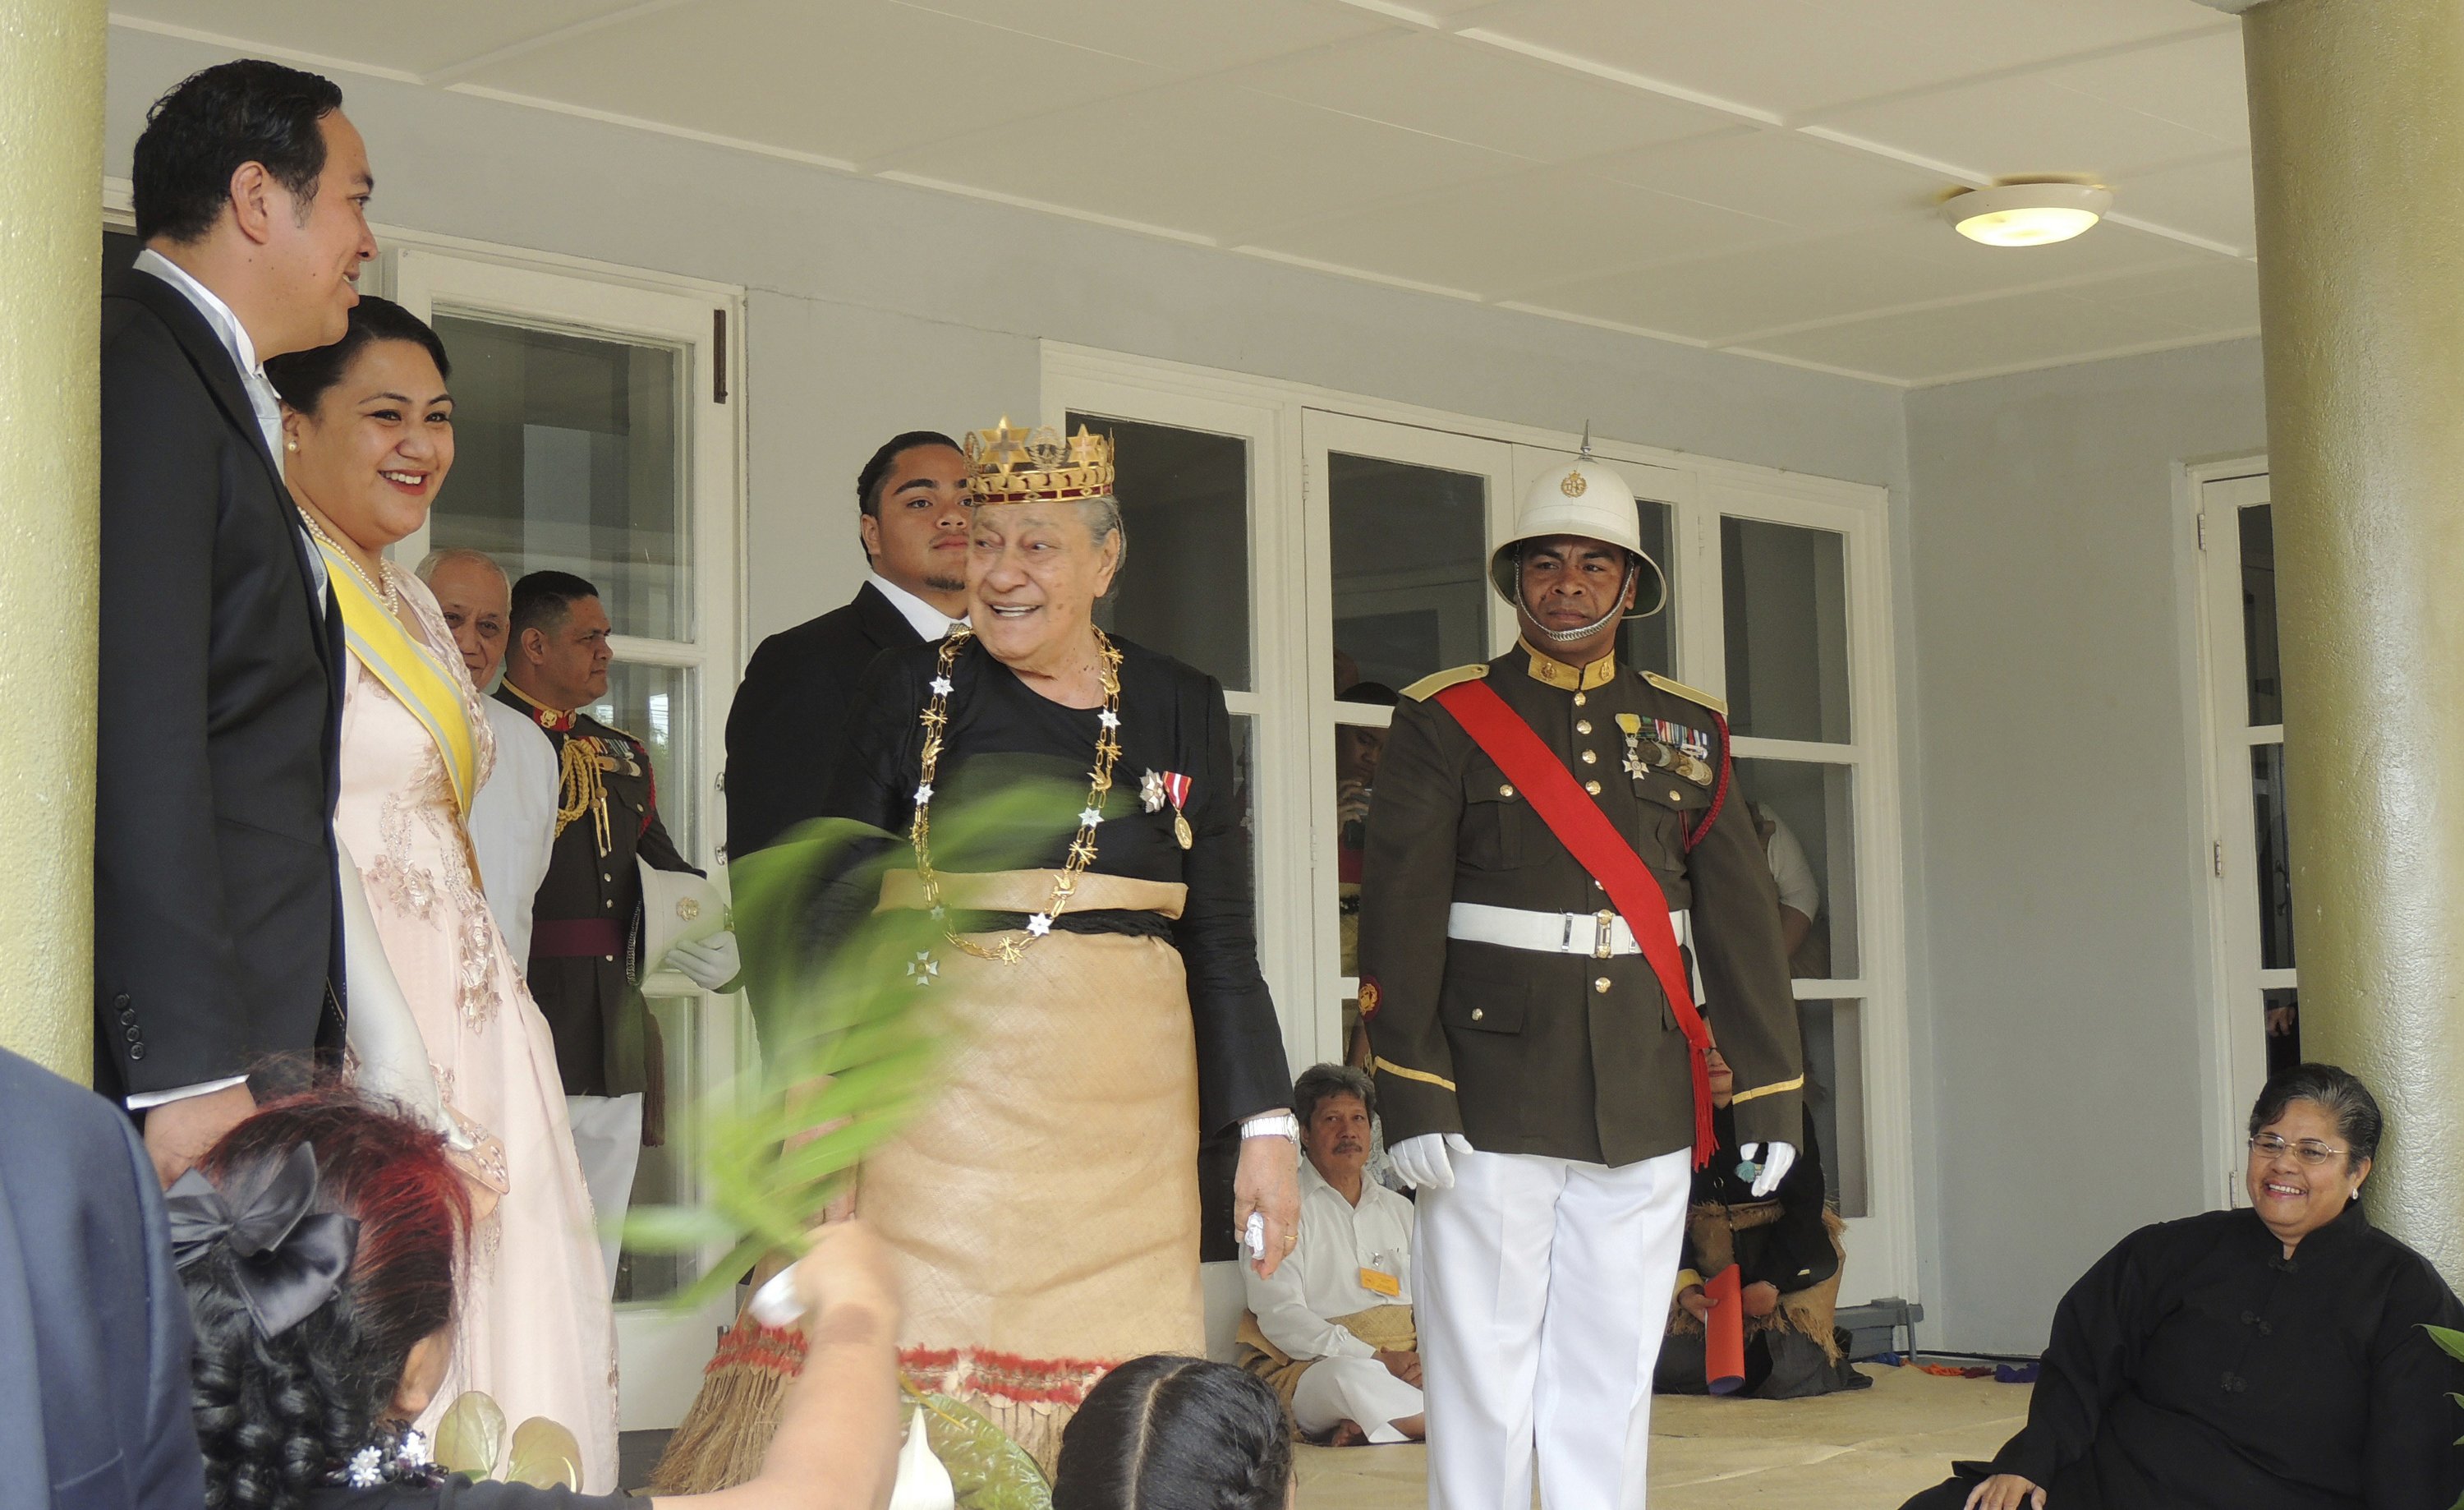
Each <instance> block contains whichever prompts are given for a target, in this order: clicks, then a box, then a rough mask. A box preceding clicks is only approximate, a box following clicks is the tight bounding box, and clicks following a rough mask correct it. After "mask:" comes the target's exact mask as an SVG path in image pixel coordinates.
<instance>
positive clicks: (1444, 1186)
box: [1386, 1133, 1471, 1190]
mask: <svg viewBox="0 0 2464 1510" xmlns="http://www.w3.org/2000/svg"><path fill="white" fill-rule="evenodd" d="M1450 1148H1451V1149H1455V1150H1458V1151H1460V1152H1463V1153H1469V1152H1471V1141H1470V1140H1469V1139H1467V1138H1465V1137H1463V1134H1461V1133H1422V1134H1420V1135H1419V1137H1417V1138H1406V1139H1404V1140H1403V1141H1402V1142H1401V1143H1398V1144H1395V1146H1393V1147H1391V1148H1389V1149H1387V1150H1386V1159H1387V1162H1388V1163H1390V1164H1392V1165H1394V1166H1395V1172H1396V1173H1397V1174H1399V1175H1401V1176H1402V1177H1403V1183H1404V1184H1405V1185H1408V1186H1410V1187H1411V1188H1413V1189H1416V1190H1451V1189H1453V1188H1455V1162H1454V1158H1453V1155H1451V1154H1449V1153H1448V1152H1447V1150H1448V1149H1450Z"/></svg>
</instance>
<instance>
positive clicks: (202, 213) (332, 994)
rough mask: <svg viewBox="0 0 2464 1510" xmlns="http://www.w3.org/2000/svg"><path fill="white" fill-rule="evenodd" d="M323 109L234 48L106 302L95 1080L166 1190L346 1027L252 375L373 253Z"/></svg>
mask: <svg viewBox="0 0 2464 1510" xmlns="http://www.w3.org/2000/svg"><path fill="white" fill-rule="evenodd" d="M341 102H342V96H341V91H340V90H338V89H337V88H335V87H334V85H333V84H332V83H331V82H330V81H328V80H326V79H323V78H318V77H317V76H316V75H314V74H303V73H300V72H299V71H297V69H290V68H284V67H281V66H280V65H278V64H275V63H267V62H259V61H254V60H249V59H243V60H241V61H237V62H231V63H224V64H220V65H218V66H216V67H213V68H209V69H207V70H206V71H204V72H203V73H200V74H198V75H196V76H195V77H193V78H189V79H187V81H185V82H183V83H182V84H180V85H179V86H178V87H176V88H174V89H173V90H172V91H171V92H170V93H169V94H167V95H165V96H164V97H163V99H162V100H160V101H158V102H157V103H156V104H155V106H154V108H153V111H152V112H151V114H150V115H149V117H148V119H147V123H146V127H145V131H144V134H143V136H141V137H139V138H138V142H137V150H136V155H135V161H134V167H133V172H132V174H131V177H132V179H133V180H134V188H135V193H134V198H135V205H136V211H137V233H138V234H139V236H140V237H142V238H143V240H144V242H145V250H144V251H143V252H142V253H140V254H139V255H138V258H137V263H136V266H135V267H133V268H131V269H129V270H128V271H127V272H125V273H122V274H121V275H120V276H119V277H118V278H115V279H114V280H113V281H112V282H111V284H110V285H109V287H108V288H107V289H106V290H105V292H104V295H103V300H102V406H101V412H102V508H101V514H102V548H101V568H102V571H101V578H102V580H101V643H100V662H99V686H98V696H99V749H98V751H97V780H96V792H95V897H94V900H95V1014H96V1043H95V1077H96V1084H97V1086H98V1087H99V1088H100V1089H101V1090H103V1091H104V1092H105V1093H106V1094H108V1095H111V1096H113V1097H115V1098H118V1099H121V1100H122V1101H123V1102H124V1103H125V1104H126V1105H127V1106H128V1108H129V1109H130V1110H131V1111H133V1112H139V1113H142V1114H143V1118H144V1141H145V1147H146V1151H147V1152H148V1153H149V1154H150V1155H151V1156H152V1158H153V1161H154V1165H155V1167H156V1169H157V1171H158V1172H159V1173H160V1174H161V1176H162V1178H163V1179H164V1181H165V1183H166V1184H167V1183H168V1182H169V1181H170V1180H172V1179H174V1178H176V1177H177V1176H178V1175H179V1173H180V1172H181V1171H182V1170H183V1169H185V1168H186V1167H187V1166H188V1165H189V1164H191V1163H193V1162H194V1160H195V1158H196V1156H197V1155H198V1154H199V1153H201V1152H203V1151H204V1150H205V1149H206V1148H207V1147H208V1146H209V1145H210V1144H212V1143H213V1141H214V1140H215V1139H216V1138H218V1137H219V1136H221V1134H222V1133H223V1132H224V1131H225V1130H227V1129H228V1128H230V1127H231V1125H232V1124H233V1123H235V1122H237V1121H239V1120H240V1119H241V1118H242V1117H244V1116H246V1115H247V1113H248V1112H249V1110H250V1109H251V1107H252V1106H253V1104H254V1103H253V1099H252V1098H251V1096H250V1093H249V1088H248V1079H247V1077H248V1075H249V1074H250V1072H251V1071H252V1070H253V1069H254V1068H256V1067H257V1066H258V1065H259V1064H260V1063H262V1062H263V1061H264V1060H265V1059H266V1058H267V1057H269V1056H271V1055H305V1054H307V1053H308V1052H309V1051H311V1050H313V1049H316V1048H319V1047H324V1048H329V1049H330V1048H334V1047H338V1046H339V1045H340V1043H341V978H342V972H341V917H340V902H339V899H338V897H337V879H336V872H335V852H334V840H333V824H332V819H333V808H334V797H335V791H336V788H337V784H338V776H337V762H338V758H339V753H340V743H341V740H340V732H341V726H340V714H341V669H342V655H343V652H342V640H341V615H340V613H339V612H338V611H337V609H336V607H335V604H334V600H333V597H332V595H331V591H330V589H329V588H328V585H327V583H326V581H325V576H324V570H323V566H322V565H321V564H320V563H319V561H318V559H317V554H316V552H315V551H314V550H312V549H310V548H309V545H308V542H307V540H306V538H305V536H304V534H303V532H302V527H301V523H300V516H299V512H298V510H297V507H296V506H295V505H294V504H293V502H292V500H291V495H290V493H289V492H288V491H287V490H286V489H285V487H284V486H283V480H282V468H281V465H280V461H281V451H280V435H281V411H280V405H279V402H278V400H276V398H275V393H274V389H273V387H272V385H271V384H269V383H268V382H267V381H266V378H265V369H264V366H263V364H264V362H265V359H266V358H268V357H273V356H278V355H281V354H282V353H284V352H289V351H304V350H307V349H309V348H311V347H315V346H320V345H329V344H332V343H334V342H335V341H337V340H340V339H341V335H342V333H343V331H344V329H345V328H346V327H347V324H348V322H349V317H350V309H351V306H352V305H353V304H354V303H356V302H358V300H359V294H358V292H357V290H356V288H355V287H354V284H355V282H356V280H357V278H358V277H359V272H360V267H361V265H362V264H363V262H365V261H366V260H367V259H368V258H369V257H372V256H374V255H376V243H375V241H374V239H373V238H372V237H371V236H370V235H369V233H368V224H367V200H368V195H369V192H370V190H371V189H372V188H373V187H374V185H373V180H372V179H371V177H370V176H369V172H368V160H367V148H366V146H365V144H363V143H362V141H361V140H360V134H359V132H358V131H357V130H355V129H353V128H352V125H351V123H350V122H349V121H348V120H346V119H344V118H343V116H342V113H341Z"/></svg>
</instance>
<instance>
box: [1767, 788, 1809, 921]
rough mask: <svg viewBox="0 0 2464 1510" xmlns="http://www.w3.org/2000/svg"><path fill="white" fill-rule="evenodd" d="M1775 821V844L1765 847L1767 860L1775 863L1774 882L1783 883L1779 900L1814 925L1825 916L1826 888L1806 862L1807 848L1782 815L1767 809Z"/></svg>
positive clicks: (1773, 870) (1773, 830)
mask: <svg viewBox="0 0 2464 1510" xmlns="http://www.w3.org/2000/svg"><path fill="white" fill-rule="evenodd" d="M1763 811H1764V814H1765V815H1766V816H1768V817H1769V818H1770V819H1771V842H1769V843H1768V844H1765V845H1764V846H1763V858H1765V859H1766V860H1769V861H1770V862H1771V879H1772V880H1774V881H1776V882H1778V883H1779V900H1780V905H1781V906H1783V907H1792V908H1794V909H1795V910H1796V911H1798V912H1800V913H1802V914H1804V915H1805V918H1806V921H1808V922H1812V921H1813V920H1814V919H1815V918H1818V917H1820V916H1821V915H1822V888H1821V886H1820V885H1818V884H1817V883H1816V882H1815V879H1814V867H1813V866H1812V865H1810V864H1808V863H1806V859H1805V846H1804V845H1802V844H1799V843H1798V842H1797V841H1796V835H1795V834H1793V833H1790V832H1789V828H1788V825H1787V824H1785V823H1782V822H1780V821H1779V814H1778V813H1776V812H1772V811H1771V810H1769V809H1764V810H1763Z"/></svg>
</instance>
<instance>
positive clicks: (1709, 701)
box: [1642, 671, 1728, 719]
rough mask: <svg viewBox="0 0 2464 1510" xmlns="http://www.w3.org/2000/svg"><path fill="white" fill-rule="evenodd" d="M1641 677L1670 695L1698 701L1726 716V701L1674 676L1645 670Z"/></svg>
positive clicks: (1721, 715)
mask: <svg viewBox="0 0 2464 1510" xmlns="http://www.w3.org/2000/svg"><path fill="white" fill-rule="evenodd" d="M1642 679H1643V680H1645V681H1647V682H1650V683H1651V684H1652V685H1653V686H1655V687H1658V688H1659V689H1660V690H1661V691H1662V692H1665V693H1667V694H1668V695H1669V696H1671V697H1676V698H1683V699H1685V700H1686V701H1688V702H1699V703H1701V704H1703V706H1705V707H1706V708H1708V709H1710V710H1711V711H1712V712H1714V713H1716V714H1718V715H1719V716H1720V717H1722V718H1724V719H1725V718H1727V716H1728V705H1727V703H1726V702H1723V701H1722V700H1720V699H1718V698H1715V697H1713V696H1711V695H1710V694H1709V693H1707V692H1704V691H1702V690H1700V689H1699V688H1695V687H1689V686H1687V685H1685V683H1683V682H1682V681H1679V680H1678V679H1677V678H1676V677H1663V676H1661V674H1660V673H1658V672H1656V671H1646V672H1644V673H1643V674H1642Z"/></svg>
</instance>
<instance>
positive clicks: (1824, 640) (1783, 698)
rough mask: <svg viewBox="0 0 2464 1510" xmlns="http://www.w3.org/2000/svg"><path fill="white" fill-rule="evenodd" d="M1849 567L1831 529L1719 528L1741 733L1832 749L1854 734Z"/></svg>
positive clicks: (1732, 699) (1745, 523)
mask: <svg viewBox="0 0 2464 1510" xmlns="http://www.w3.org/2000/svg"><path fill="white" fill-rule="evenodd" d="M1847 569H1848V561H1847V548H1846V544H1845V543H1844V542H1843V541H1842V540H1841V539H1840V537H1839V536H1838V535H1837V534H1836V533H1834V532H1833V531H1830V530H1827V529H1803V528H1800V527H1798V526H1796V525H1794V524H1774V523H1771V522H1769V521H1767V520H1758V519H1723V520H1721V521H1720V572H1721V581H1722V582H1723V584H1724V585H1725V586H1726V588H1727V592H1726V599H1727V601H1726V605H1725V613H1726V617H1727V650H1728V701H1729V704H1730V710H1729V724H1730V726H1731V727H1732V728H1734V729H1735V731H1736V732H1737V733H1739V734H1749V735H1753V736H1756V737H1757V738H1761V739H1772V740H1825V741H1829V742H1832V743H1834V744H1843V743H1845V742H1846V741H1848V740H1849V739H1850V738H1851V737H1852V736H1851V733H1850V730H1849V727H1848V588H1847Z"/></svg>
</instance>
